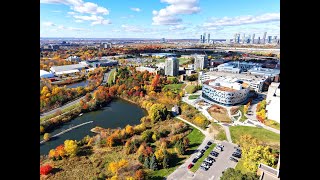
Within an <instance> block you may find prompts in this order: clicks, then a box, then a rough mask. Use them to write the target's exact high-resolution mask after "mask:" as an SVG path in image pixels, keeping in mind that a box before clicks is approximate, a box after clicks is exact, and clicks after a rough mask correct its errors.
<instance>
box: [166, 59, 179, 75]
mask: <svg viewBox="0 0 320 180" xmlns="http://www.w3.org/2000/svg"><path fill="white" fill-rule="evenodd" d="M164 74H165V75H166V76H178V75H179V60H178V59H177V58H176V57H169V58H167V59H166V61H165V67H164Z"/></svg>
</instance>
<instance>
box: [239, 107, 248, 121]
mask: <svg viewBox="0 0 320 180" xmlns="http://www.w3.org/2000/svg"><path fill="white" fill-rule="evenodd" d="M243 108H244V105H241V106H240V107H239V110H240V111H241V118H240V121H241V122H244V121H245V120H247V118H246V116H245V115H244V112H243Z"/></svg>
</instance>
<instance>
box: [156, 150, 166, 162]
mask: <svg viewBox="0 0 320 180" xmlns="http://www.w3.org/2000/svg"><path fill="white" fill-rule="evenodd" d="M154 155H155V156H156V159H157V160H158V161H159V162H162V161H163V158H164V152H163V150H162V149H158V150H156V152H154Z"/></svg>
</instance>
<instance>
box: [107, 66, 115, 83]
mask: <svg viewBox="0 0 320 180" xmlns="http://www.w3.org/2000/svg"><path fill="white" fill-rule="evenodd" d="M115 72H116V70H115V69H112V70H111V72H110V74H109V77H108V84H109V85H111V84H112V82H113V81H114V73H115Z"/></svg>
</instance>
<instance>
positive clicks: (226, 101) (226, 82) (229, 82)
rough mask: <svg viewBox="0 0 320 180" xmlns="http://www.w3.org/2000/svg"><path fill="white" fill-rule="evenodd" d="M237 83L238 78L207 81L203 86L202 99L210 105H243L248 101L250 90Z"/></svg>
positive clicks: (220, 78) (219, 78)
mask: <svg viewBox="0 0 320 180" xmlns="http://www.w3.org/2000/svg"><path fill="white" fill-rule="evenodd" d="M237 81H238V79H237V78H225V77H218V78H215V79H212V80H208V81H205V82H203V84H202V98H203V99H204V100H207V101H208V102H209V103H212V102H214V103H218V104H222V105H227V106H229V105H237V104H241V103H243V102H244V101H246V100H247V98H248V95H249V92H250V90H249V88H245V87H243V86H242V84H241V83H239V82H237Z"/></svg>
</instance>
